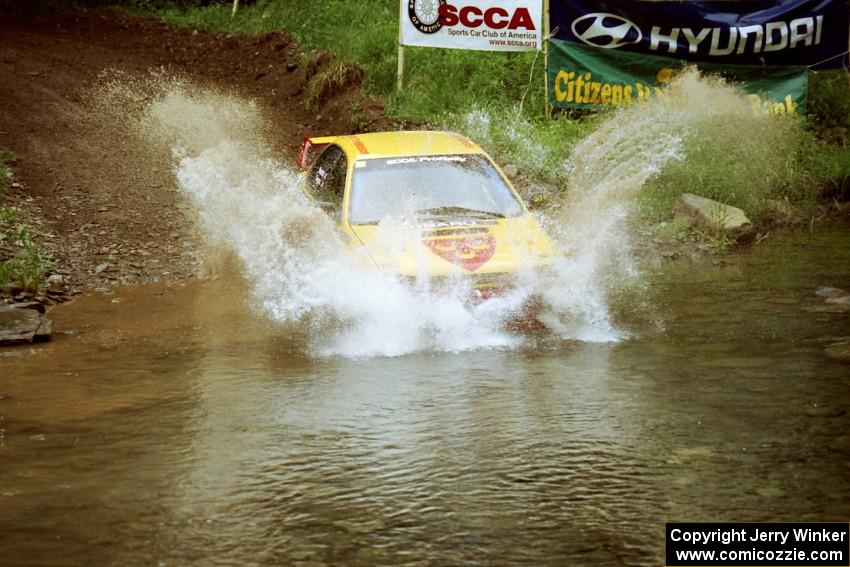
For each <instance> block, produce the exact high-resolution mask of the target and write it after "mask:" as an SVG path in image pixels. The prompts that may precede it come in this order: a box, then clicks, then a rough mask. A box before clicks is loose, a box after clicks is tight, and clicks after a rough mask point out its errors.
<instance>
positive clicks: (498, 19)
mask: <svg viewBox="0 0 850 567" xmlns="http://www.w3.org/2000/svg"><path fill="white" fill-rule="evenodd" d="M407 14H408V17H409V18H410V21H411V22H412V23H413V25H414V26H416V29H418V30H419V31H421V32H422V33H436V32H438V31H440V29H441V28H442V27H443V26H446V27H454V26H457V25H461V26H463V27H467V28H478V27H481V26H482V25H483V26H486V27H488V28H490V29H494V30H501V29H505V28H507V29H509V30H516V29H526V30H535V29H536V28H535V27H534V18H532V17H531V13H530V12H529V11H528V8H517V9H515V10H514V11H513V13H511V12H510V11H508V10H506V9H505V8H502V7H500V6H495V7H492V8H487V9H482V8H479V7H478V6H475V5H472V6H461V7H458V6H455V5H453V4H448V3H447V2H446V0H408V4H407Z"/></svg>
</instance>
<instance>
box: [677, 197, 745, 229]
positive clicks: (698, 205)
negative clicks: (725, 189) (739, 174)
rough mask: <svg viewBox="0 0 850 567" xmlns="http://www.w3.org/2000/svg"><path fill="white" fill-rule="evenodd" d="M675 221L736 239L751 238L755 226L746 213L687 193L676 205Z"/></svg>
mask: <svg viewBox="0 0 850 567" xmlns="http://www.w3.org/2000/svg"><path fill="white" fill-rule="evenodd" d="M675 219H676V221H678V222H679V223H681V224H683V225H685V226H688V227H694V226H699V227H703V228H709V229H713V230H720V231H722V232H725V233H726V234H728V235H729V236H731V237H732V238H735V239H740V238H743V237H746V236H749V235H751V234H752V232H753V224H752V222H750V219H748V218H747V215H745V214H744V211H742V210H741V209H739V208H737V207H730V206H729V205H724V204H723V203H718V202H717V201H712V200H711V199H706V198H705V197H700V196H699V195H694V194H693V193H685V194H684V195H682V196H681V197H679V201H678V202H677V203H676V214H675Z"/></svg>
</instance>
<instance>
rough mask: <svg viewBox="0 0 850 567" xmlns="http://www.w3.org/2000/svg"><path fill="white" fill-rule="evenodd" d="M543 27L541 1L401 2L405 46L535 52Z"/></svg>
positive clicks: (444, 0) (541, 38) (462, 0)
mask: <svg viewBox="0 0 850 567" xmlns="http://www.w3.org/2000/svg"><path fill="white" fill-rule="evenodd" d="M542 25H543V7H542V0H508V1H504V0H502V1H498V0H401V44H402V45H414V46H422V47H448V48H457V49H474V50H481V51H533V50H537V49H540V48H541V45H542V40H543V33H542Z"/></svg>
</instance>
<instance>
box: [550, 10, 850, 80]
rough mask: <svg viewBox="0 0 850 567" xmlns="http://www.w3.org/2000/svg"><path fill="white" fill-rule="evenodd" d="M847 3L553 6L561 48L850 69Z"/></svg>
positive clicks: (554, 26)
mask: <svg viewBox="0 0 850 567" xmlns="http://www.w3.org/2000/svg"><path fill="white" fill-rule="evenodd" d="M848 3H849V2H848V0H741V1H737V2H719V1H708V2H701V1H696V2H648V1H646V0H551V3H550V26H551V28H550V29H552V30H553V31H555V35H554V38H555V39H556V40H561V41H568V42H572V43H577V44H581V45H587V46H590V47H598V48H601V49H608V50H616V51H629V52H637V53H645V54H650V55H663V56H667V57H673V58H676V59H686V60H688V61H695V62H706V63H723V64H733V65H769V66H770V65H807V66H813V65H817V66H818V68H840V67H842V66H843V64H844V63H845V62H846V61H847V58H846V56H843V55H842V54H844V53H845V52H846V51H847V44H848V34H850V31H848V30H850V5H848Z"/></svg>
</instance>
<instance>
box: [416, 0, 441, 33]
mask: <svg viewBox="0 0 850 567" xmlns="http://www.w3.org/2000/svg"><path fill="white" fill-rule="evenodd" d="M445 5H446V0H408V2H407V17H408V18H410V21H411V23H413V25H414V26H415V27H416V29H418V30H419V31H421V32H422V33H437V32H438V31H440V28H442V27H443V24H442V22H440V9H442V8H443V7H445Z"/></svg>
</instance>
